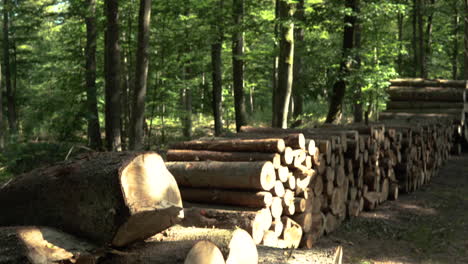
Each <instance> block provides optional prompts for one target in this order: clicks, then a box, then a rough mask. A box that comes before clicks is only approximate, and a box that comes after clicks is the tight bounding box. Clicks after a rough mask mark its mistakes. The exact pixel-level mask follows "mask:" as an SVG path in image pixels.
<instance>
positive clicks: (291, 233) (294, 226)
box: [281, 216, 302, 248]
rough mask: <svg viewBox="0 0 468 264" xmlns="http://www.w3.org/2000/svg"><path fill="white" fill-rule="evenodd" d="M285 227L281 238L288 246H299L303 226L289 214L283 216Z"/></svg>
mask: <svg viewBox="0 0 468 264" xmlns="http://www.w3.org/2000/svg"><path fill="white" fill-rule="evenodd" d="M281 221H282V222H283V225H284V229H283V235H282V236H281V239H283V240H284V241H285V242H286V247H287V248H298V247H299V244H300V243H301V238H302V228H301V226H300V225H299V224H298V223H296V222H295V221H294V220H292V219H291V218H289V217H287V216H283V217H281Z"/></svg>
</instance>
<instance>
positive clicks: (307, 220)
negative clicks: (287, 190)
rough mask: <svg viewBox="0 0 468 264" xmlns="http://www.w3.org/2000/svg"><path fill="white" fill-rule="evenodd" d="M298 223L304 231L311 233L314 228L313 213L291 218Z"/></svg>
mask: <svg viewBox="0 0 468 264" xmlns="http://www.w3.org/2000/svg"><path fill="white" fill-rule="evenodd" d="M291 218H292V219H293V220H294V221H296V223H298V224H299V225H300V226H301V227H302V231H304V232H305V233H307V232H309V231H310V229H311V228H312V213H311V212H304V213H300V214H297V215H294V216H293V217H291Z"/></svg>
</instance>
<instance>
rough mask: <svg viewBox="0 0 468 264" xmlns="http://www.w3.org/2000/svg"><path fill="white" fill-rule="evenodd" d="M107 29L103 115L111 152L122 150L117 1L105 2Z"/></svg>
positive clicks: (108, 0)
mask: <svg viewBox="0 0 468 264" xmlns="http://www.w3.org/2000/svg"><path fill="white" fill-rule="evenodd" d="M105 13H106V17H107V29H106V33H105V34H106V36H105V57H106V58H105V72H106V74H105V75H106V76H105V77H106V78H105V79H106V81H105V82H106V91H105V94H106V96H105V99H106V100H105V101H106V106H105V115H106V143H107V149H108V150H111V151H120V150H122V146H121V136H120V134H121V133H120V132H121V131H120V129H121V125H120V123H121V119H120V112H121V104H120V87H121V86H120V47H119V24H118V23H119V22H118V20H119V15H118V1H117V0H105Z"/></svg>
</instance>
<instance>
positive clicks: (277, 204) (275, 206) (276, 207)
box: [270, 197, 283, 218]
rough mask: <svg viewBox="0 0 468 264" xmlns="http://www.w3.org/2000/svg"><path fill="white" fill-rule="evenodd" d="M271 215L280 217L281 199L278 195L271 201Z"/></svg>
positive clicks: (281, 210) (281, 212) (281, 211)
mask: <svg viewBox="0 0 468 264" xmlns="http://www.w3.org/2000/svg"><path fill="white" fill-rule="evenodd" d="M270 210H271V216H273V217H274V218H280V217H281V215H282V214H283V199H281V198H280V197H273V203H272V204H271V206H270Z"/></svg>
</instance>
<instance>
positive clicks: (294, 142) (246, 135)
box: [234, 127, 306, 149]
mask: <svg viewBox="0 0 468 264" xmlns="http://www.w3.org/2000/svg"><path fill="white" fill-rule="evenodd" d="M248 129H249V127H242V128H241V133H237V134H234V136H235V137H237V138H241V139H261V138H272V137H275V138H278V139H283V140H284V143H285V144H286V146H290V147H291V148H295V149H305V147H306V140H305V137H304V135H303V134H302V133H282V132H281V131H280V130H278V131H277V132H275V133H257V132H255V131H253V132H250V131H244V130H248ZM254 129H255V128H254Z"/></svg>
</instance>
